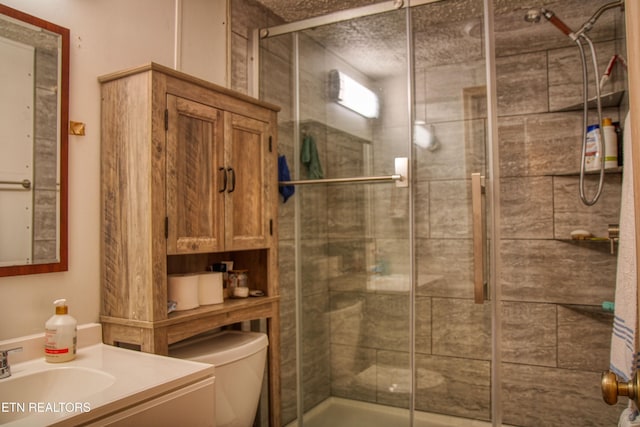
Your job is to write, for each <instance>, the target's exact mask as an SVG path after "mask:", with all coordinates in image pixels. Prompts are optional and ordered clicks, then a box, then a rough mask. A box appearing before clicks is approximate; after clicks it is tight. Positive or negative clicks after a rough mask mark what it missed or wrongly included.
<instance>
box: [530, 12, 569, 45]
mask: <svg viewBox="0 0 640 427" xmlns="http://www.w3.org/2000/svg"><path fill="white" fill-rule="evenodd" d="M543 16H544V17H545V19H546V20H547V21H549V22H551V23H552V24H553V25H554V26H555V27H556V28H557V29H559V30H560V31H562V32H563V33H564V34H565V35H567V36H569V37H570V38H571V39H572V40H575V35H574V34H573V30H572V29H571V28H569V26H568V25H567V24H565V23H564V22H562V20H560V18H558V17H557V16H556V15H555V13H553V12H552V11H550V10H548V9H545V8H544V7H541V8H540V9H529V10H528V11H527V13H526V14H525V15H524V20H525V21H527V22H532V23H537V22H540V19H541V18H542V17H543Z"/></svg>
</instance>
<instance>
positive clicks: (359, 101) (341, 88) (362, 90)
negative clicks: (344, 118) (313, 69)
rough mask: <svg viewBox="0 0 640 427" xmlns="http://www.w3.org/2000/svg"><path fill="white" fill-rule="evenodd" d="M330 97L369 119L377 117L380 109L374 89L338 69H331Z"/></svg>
mask: <svg viewBox="0 0 640 427" xmlns="http://www.w3.org/2000/svg"><path fill="white" fill-rule="evenodd" d="M329 98H330V99H331V100H332V101H335V102H337V103H338V104H340V105H342V106H344V107H347V108H348V109H350V110H352V111H355V112H356V113H358V114H360V115H362V116H364V117H366V118H369V119H375V118H377V117H378V114H379V111H380V104H379V102H378V96H377V95H376V94H375V93H373V91H372V90H370V89H368V88H366V87H364V86H363V85H362V84H360V83H358V82H357V81H355V80H354V79H352V78H351V77H349V76H348V75H346V74H345V73H343V72H341V71H338V70H331V71H329Z"/></svg>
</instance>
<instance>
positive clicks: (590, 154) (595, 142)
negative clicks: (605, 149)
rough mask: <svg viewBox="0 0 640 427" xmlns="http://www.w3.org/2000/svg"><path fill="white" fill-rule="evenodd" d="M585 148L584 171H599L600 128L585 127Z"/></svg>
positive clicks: (596, 126)
mask: <svg viewBox="0 0 640 427" xmlns="http://www.w3.org/2000/svg"><path fill="white" fill-rule="evenodd" d="M586 142H587V144H586V145H587V147H586V152H585V159H584V170H586V171H595V170H599V169H600V161H601V160H600V156H602V148H601V147H602V141H601V140H600V126H599V125H590V126H589V127H587V141H586Z"/></svg>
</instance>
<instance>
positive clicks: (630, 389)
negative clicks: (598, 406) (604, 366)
mask: <svg viewBox="0 0 640 427" xmlns="http://www.w3.org/2000/svg"><path fill="white" fill-rule="evenodd" d="M601 387H602V398H603V399H604V401H605V402H607V403H608V404H609V405H615V404H616V403H617V402H618V396H628V397H629V399H631V400H633V401H634V402H636V405H637V404H640V399H638V397H639V396H638V394H639V393H640V381H638V374H637V373H636V375H634V376H633V379H632V380H631V381H629V382H627V383H625V382H619V381H618V377H617V376H616V374H614V373H613V372H611V371H605V372H603V373H602V379H601Z"/></svg>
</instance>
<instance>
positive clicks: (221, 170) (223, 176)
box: [218, 166, 227, 193]
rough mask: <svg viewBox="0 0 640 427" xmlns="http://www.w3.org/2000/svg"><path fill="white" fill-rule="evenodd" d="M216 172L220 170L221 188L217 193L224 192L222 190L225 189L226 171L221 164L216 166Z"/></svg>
mask: <svg viewBox="0 0 640 427" xmlns="http://www.w3.org/2000/svg"><path fill="white" fill-rule="evenodd" d="M218 172H222V188H221V189H220V190H218V193H224V190H226V189H227V173H226V172H225V171H224V168H223V167H222V166H220V167H219V168H218Z"/></svg>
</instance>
